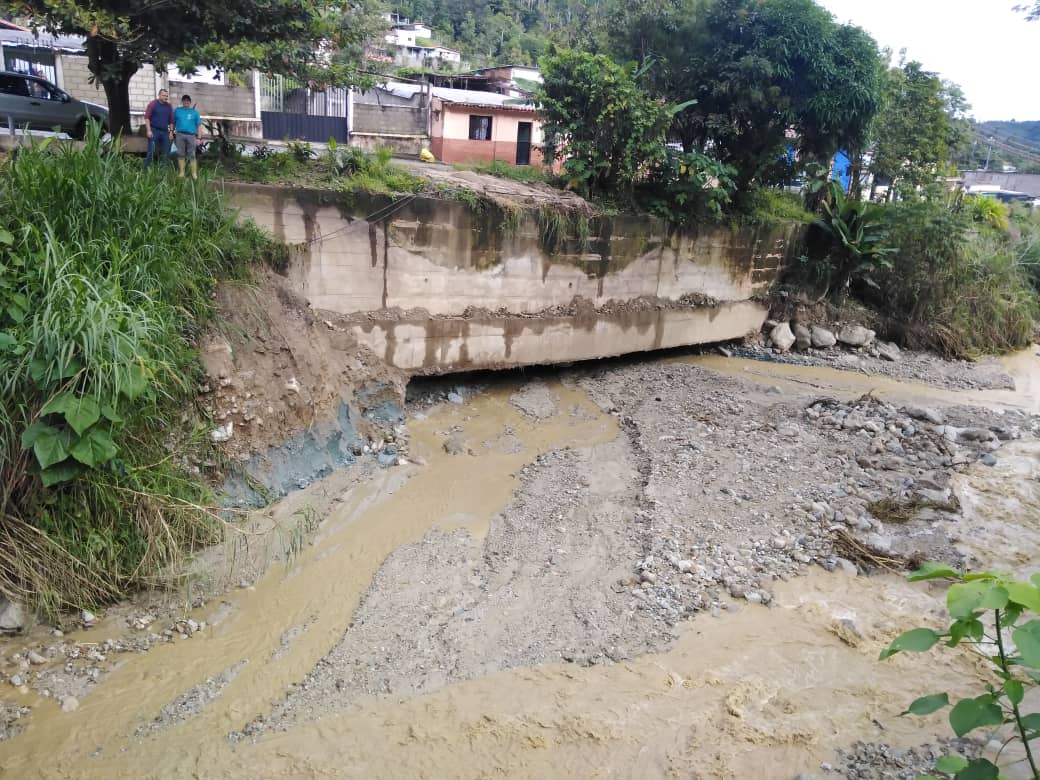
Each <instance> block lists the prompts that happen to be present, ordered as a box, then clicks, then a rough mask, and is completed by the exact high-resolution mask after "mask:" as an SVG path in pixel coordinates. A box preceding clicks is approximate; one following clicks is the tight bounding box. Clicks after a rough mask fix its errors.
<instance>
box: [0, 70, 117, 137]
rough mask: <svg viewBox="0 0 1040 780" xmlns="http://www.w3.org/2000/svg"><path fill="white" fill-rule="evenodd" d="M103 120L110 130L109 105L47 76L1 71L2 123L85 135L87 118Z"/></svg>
mask: <svg viewBox="0 0 1040 780" xmlns="http://www.w3.org/2000/svg"><path fill="white" fill-rule="evenodd" d="M91 119H93V120H95V121H97V122H100V123H101V126H102V128H103V129H104V131H105V132H108V109H107V108H105V107H104V106H99V105H96V104H94V103H87V102H85V101H82V100H77V99H76V98H74V97H72V96H71V95H69V94H68V93H66V92H63V91H62V90H60V89H58V88H57V87H56V86H54V85H53V84H51V83H50V82H49V81H47V80H46V79H41V78H40V77H39V76H29V75H26V74H25V73H15V72H12V71H7V70H4V71H0V125H3V126H5V127H6V126H8V125H9V123H12V122H13V123H14V126H15V127H17V128H24V127H28V128H29V129H30V130H57V131H60V132H64V133H68V134H69V135H71V136H72V137H73V138H83V137H84V136H85V135H86V132H87V121H88V120H91Z"/></svg>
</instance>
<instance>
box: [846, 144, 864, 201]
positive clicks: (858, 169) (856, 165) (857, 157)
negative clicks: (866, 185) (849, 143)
mask: <svg viewBox="0 0 1040 780" xmlns="http://www.w3.org/2000/svg"><path fill="white" fill-rule="evenodd" d="M849 173H850V178H849V200H862V199H863V155H862V154H860V153H859V152H855V153H853V155H852V167H851V170H850V171H849Z"/></svg>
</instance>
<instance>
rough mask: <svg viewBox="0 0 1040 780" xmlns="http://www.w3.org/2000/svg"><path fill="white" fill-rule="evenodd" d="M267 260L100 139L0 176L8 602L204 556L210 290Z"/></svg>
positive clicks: (226, 223)
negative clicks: (201, 359)
mask: <svg viewBox="0 0 1040 780" xmlns="http://www.w3.org/2000/svg"><path fill="white" fill-rule="evenodd" d="M272 249H273V247H272V245H270V244H269V243H268V240H267V239H266V238H264V237H263V235H262V234H261V233H260V231H259V230H258V229H256V228H255V227H250V226H248V225H245V226H244V225H240V224H238V223H237V222H236V221H235V218H234V217H233V215H232V213H231V212H230V211H229V210H228V209H227V208H226V207H225V206H224V205H223V203H222V202H221V200H220V198H219V196H218V195H217V194H215V193H214V192H212V191H211V190H210V189H209V188H208V187H206V186H205V185H204V184H199V185H197V186H192V185H191V183H190V182H185V181H184V180H175V179H173V178H168V177H166V176H164V175H161V174H156V173H155V172H154V171H153V172H152V173H151V174H150V173H149V172H148V171H144V170H142V169H141V166H140V163H139V161H137V160H134V159H133V158H129V157H125V156H123V155H122V154H120V153H118V152H117V151H114V150H111V149H107V148H105V147H104V146H103V145H102V144H101V143H100V142H99V140H98V138H97V137H92V138H91V139H90V140H89V141H88V144H87V146H86V148H85V149H82V150H76V149H72V148H67V147H66V148H63V149H60V150H55V149H48V148H46V144H40V145H38V146H36V147H34V148H31V149H23V150H20V151H19V153H18V154H17V155H15V156H13V157H11V158H9V159H6V160H5V161H3V162H2V163H0V389H2V405H0V485H2V487H3V489H2V493H0V510H2V511H0V594H4V595H7V596H13V597H24V598H27V599H29V600H30V601H32V602H35V603H36V604H38V605H40V606H42V607H44V608H46V609H50V610H55V609H58V608H61V607H66V606H85V605H88V604H91V603H96V602H99V601H103V600H107V599H112V598H116V597H117V596H119V595H120V594H122V593H123V592H125V590H126V589H127V588H128V587H131V586H133V585H135V584H139V583H142V582H146V581H149V580H150V578H152V577H154V576H156V575H157V574H158V573H160V572H161V571H164V570H166V571H168V570H169V567H170V566H171V564H173V563H175V562H176V561H177V560H178V556H179V555H180V553H181V551H182V550H183V549H185V548H191V547H192V546H194V545H196V544H199V543H203V542H206V541H212V539H213V538H214V537H213V534H214V530H215V527H216V523H215V521H214V518H213V516H212V515H211V514H210V513H208V512H207V511H205V510H204V509H202V506H203V505H204V504H206V503H207V499H208V497H207V495H206V491H205V487H204V485H203V484H202V483H201V482H200V480H199V478H198V477H197V476H192V475H191V474H189V473H188V470H187V469H188V467H189V459H190V458H191V457H192V455H193V454H196V455H197V454H198V453H199V452H200V451H201V449H202V448H203V447H204V445H205V444H206V442H207V437H206V436H205V431H206V429H205V428H202V427H201V426H196V428H195V429H194V430H192V429H191V426H190V424H189V425H185V424H184V423H183V422H182V414H183V413H184V412H185V409H186V408H190V407H187V406H186V405H187V404H188V402H189V401H190V399H191V397H192V394H193V393H192V390H193V387H194V386H195V384H196V382H197V379H198V375H199V364H198V360H197V352H196V340H197V338H198V337H199V334H200V333H201V330H202V328H203V326H204V325H205V323H206V320H207V318H208V317H209V316H210V313H211V292H212V290H213V287H214V284H215V282H216V280H217V279H220V278H228V277H241V276H243V275H244V274H245V273H246V268H247V263H248V262H249V261H251V260H253V259H255V258H257V257H259V256H261V255H262V254H263V253H265V252H268V251H271V250H272ZM185 428H187V429H188V430H184V429H185ZM178 431H182V433H178ZM172 453H176V454H172Z"/></svg>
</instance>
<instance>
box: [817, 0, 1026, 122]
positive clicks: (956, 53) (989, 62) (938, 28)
mask: <svg viewBox="0 0 1040 780" xmlns="http://www.w3.org/2000/svg"><path fill="white" fill-rule="evenodd" d="M816 2H817V3H819V4H820V5H822V6H823V7H824V8H826V9H827V10H829V11H830V12H831V13H833V14H834V15H835V17H837V19H838V21H839V22H852V23H853V24H856V25H859V26H860V27H862V28H863V29H865V30H866V31H867V32H869V33H870V34H871V35H873V36H874V38H875V39H876V40H877V42H878V44H879V45H880V46H882V47H885V46H888V47H891V48H892V50H893V52H895V53H896V56H898V52H899V50H900V49H902V48H906V50H907V51H906V56H907V59H908V60H918V61H919V62H921V63H922V64H923V65H924V66H925V69H926V70H931V71H935V72H936V73H938V74H939V75H940V76H941V77H942V78H944V79H949V80H950V81H954V82H956V83H958V84H960V85H961V87H962V88H963V89H964V94H965V96H966V97H967V99H968V102H969V103H971V106H972V111H971V113H972V114H973V115H974V116H975V118H976V119H978V120H980V121H986V120H990V119H1017V120H1018V121H1020V122H1021V121H1024V120H1030V119H1034V120H1040V89H1037V86H1036V85H1037V78H1036V77H1037V75H1038V71H1040V21H1036V22H1026V21H1025V16H1024V15H1023V14H1019V13H1015V12H1014V11H1012V10H1011V9H1012V8H1014V7H1015V5H1018V4H1023V5H1025V4H1026V0H816ZM1030 4H1031V3H1030Z"/></svg>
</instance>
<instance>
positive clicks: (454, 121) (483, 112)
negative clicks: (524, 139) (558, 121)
mask: <svg viewBox="0 0 1040 780" xmlns="http://www.w3.org/2000/svg"><path fill="white" fill-rule="evenodd" d="M433 108H434V121H433V125H434V127H433V133H432V138H433V146H432V147H431V149H430V151H431V152H433V155H434V156H435V157H436V158H437V159H438V160H443V161H444V162H448V163H472V162H492V161H494V160H501V161H503V162H507V163H509V164H510V165H515V164H516V152H517V137H518V132H519V125H520V123H521V122H530V123H531V164H532V165H541V164H542V151H541V145H542V125H541V122H540V121H539V120H538V118H537V117H536V116H535V114H534V113H533V112H530V111H517V110H509V109H501V108H486V107H483V106H464V105H461V104H458V103H441V102H439V101H436V100H435V101H434V104H433ZM438 108H439V109H440V112H439V113H438V111H437V109H438ZM472 116H490V117H491V140H489V141H474V140H471V139H470V137H469V123H470V117H472Z"/></svg>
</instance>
